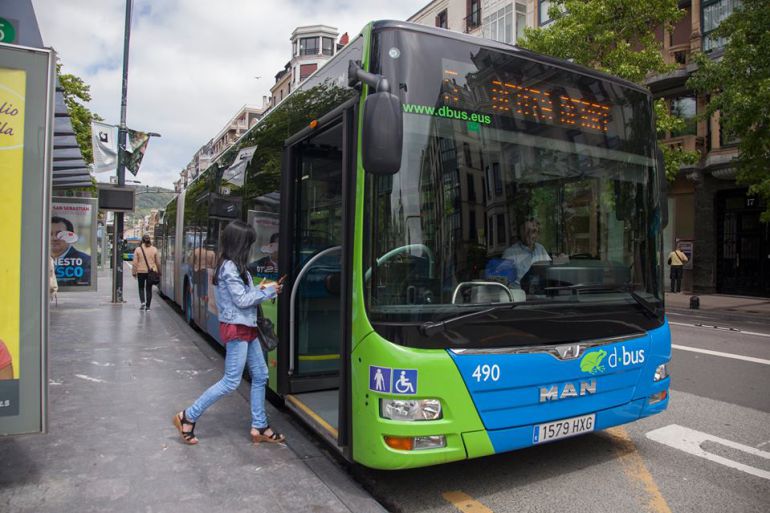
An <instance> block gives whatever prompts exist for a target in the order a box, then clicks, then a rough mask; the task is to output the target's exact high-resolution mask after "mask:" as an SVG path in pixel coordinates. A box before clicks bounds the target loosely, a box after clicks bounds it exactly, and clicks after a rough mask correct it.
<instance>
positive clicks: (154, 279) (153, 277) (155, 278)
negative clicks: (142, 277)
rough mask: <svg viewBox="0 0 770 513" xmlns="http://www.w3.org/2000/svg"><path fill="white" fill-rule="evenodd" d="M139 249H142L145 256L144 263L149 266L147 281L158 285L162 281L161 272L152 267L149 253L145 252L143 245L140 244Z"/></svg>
mask: <svg viewBox="0 0 770 513" xmlns="http://www.w3.org/2000/svg"><path fill="white" fill-rule="evenodd" d="M139 249H141V250H142V256H143V257H144V264H145V265H146V266H147V281H149V282H150V286H152V285H157V284H158V283H160V274H158V271H153V270H152V267H150V262H148V261H147V255H146V254H145V252H144V248H143V247H142V246H139Z"/></svg>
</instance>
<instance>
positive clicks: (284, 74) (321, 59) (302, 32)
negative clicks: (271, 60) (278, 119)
mask: <svg viewBox="0 0 770 513" xmlns="http://www.w3.org/2000/svg"><path fill="white" fill-rule="evenodd" d="M338 36H339V32H338V31H337V28H336V27H330V26H328V25H306V26H302V27H297V28H295V29H294V31H293V32H292V33H291V37H290V38H289V40H290V41H291V59H290V60H289V62H287V63H286V65H285V66H284V67H283V69H282V70H281V71H279V72H278V73H276V75H275V84H273V87H271V88H270V107H275V106H276V105H278V104H279V103H281V102H282V101H283V99H284V98H286V97H287V96H288V95H289V93H291V92H292V91H293V90H295V89H296V88H297V86H299V84H300V83H301V82H302V81H303V80H305V79H306V78H307V77H309V76H310V75H312V74H313V73H315V71H316V70H318V69H319V68H320V67H321V66H323V65H324V64H326V62H327V61H328V60H329V59H331V58H332V57H334V56H335V55H336V54H337V52H338V51H339V50H340V49H341V48H343V47H344V46H345V45H347V44H348V34H347V32H346V33H345V34H343V35H342V37H340V38H339V40H338V39H337V37H338Z"/></svg>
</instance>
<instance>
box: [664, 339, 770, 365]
mask: <svg viewBox="0 0 770 513" xmlns="http://www.w3.org/2000/svg"><path fill="white" fill-rule="evenodd" d="M671 348H672V349H679V350H680V351H690V352H693V353H702V354H707V355H711V356H721V357H722V358H732V359H734V360H743V361H744V362H752V363H761V364H762V365H770V360H764V359H762V358H754V357H753V356H743V355H741V354H732V353H723V352H721V351H712V350H710V349H701V348H699V347H690V346H680V345H679V344H671Z"/></svg>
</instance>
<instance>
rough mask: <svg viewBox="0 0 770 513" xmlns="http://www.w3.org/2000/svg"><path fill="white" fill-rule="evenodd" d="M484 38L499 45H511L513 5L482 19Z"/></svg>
mask: <svg viewBox="0 0 770 513" xmlns="http://www.w3.org/2000/svg"><path fill="white" fill-rule="evenodd" d="M484 37H485V38H487V39H494V40H495V41H500V42H501V43H508V44H511V43H513V4H508V5H506V6H505V7H503V8H502V9H500V10H498V11H495V12H493V13H492V14H490V15H489V16H487V17H485V18H484Z"/></svg>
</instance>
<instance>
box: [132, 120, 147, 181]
mask: <svg viewBox="0 0 770 513" xmlns="http://www.w3.org/2000/svg"><path fill="white" fill-rule="evenodd" d="M149 141H150V136H149V134H147V133H145V132H139V131H138V130H131V129H129V130H128V152H127V153H128V154H127V155H126V169H128V170H129V171H130V172H131V174H132V175H134V176H136V174H137V173H138V172H139V166H141V165H142V158H143V157H144V152H145V151H147V143H148V142H149Z"/></svg>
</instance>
